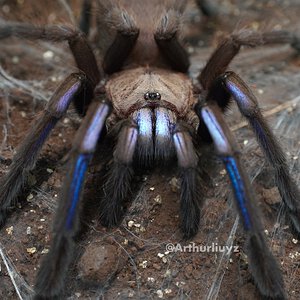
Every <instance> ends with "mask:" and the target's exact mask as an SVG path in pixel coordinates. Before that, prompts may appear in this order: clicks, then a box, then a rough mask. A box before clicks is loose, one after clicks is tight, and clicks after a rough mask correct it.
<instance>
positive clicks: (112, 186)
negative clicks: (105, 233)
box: [100, 121, 138, 227]
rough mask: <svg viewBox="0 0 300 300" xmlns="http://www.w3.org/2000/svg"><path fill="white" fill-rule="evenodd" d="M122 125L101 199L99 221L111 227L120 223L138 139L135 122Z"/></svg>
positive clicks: (128, 192)
mask: <svg viewBox="0 0 300 300" xmlns="http://www.w3.org/2000/svg"><path fill="white" fill-rule="evenodd" d="M128 123H129V124H126V125H123V128H122V129H121V132H120V134H119V137H118V142H117V145H116V147H115V151H114V162H113V164H112V166H111V168H110V170H109V172H108V176H107V179H106V183H105V185H104V187H103V190H104V197H103V199H102V200H101V216H100V218H101V223H102V224H104V225H105V226H108V227H112V226H115V225H117V224H119V223H120V221H121V218H122V215H123V211H124V209H123V207H122V205H123V202H124V200H125V199H126V198H127V197H128V195H129V194H130V185H131V181H132V177H133V175H134V171H133V168H132V162H133V155H134V152H135V149H136V145H137V140H138V130H137V128H136V126H135V124H131V123H130V121H128Z"/></svg>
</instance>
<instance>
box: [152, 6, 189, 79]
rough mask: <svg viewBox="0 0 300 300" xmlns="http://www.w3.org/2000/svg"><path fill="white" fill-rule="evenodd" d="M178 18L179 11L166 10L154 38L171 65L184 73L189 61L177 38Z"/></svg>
mask: <svg viewBox="0 0 300 300" xmlns="http://www.w3.org/2000/svg"><path fill="white" fill-rule="evenodd" d="M180 18H181V15H180V12H179V11H176V10H169V11H167V12H166V14H165V15H164V16H163V17H162V19H161V21H160V23H159V26H158V28H157V29H156V32H155V34H154V38H155V41H156V43H157V45H158V47H159V49H160V51H161V52H162V54H163V56H164V58H165V59H166V60H167V61H168V62H169V64H170V65H171V67H172V68H173V69H174V70H176V71H180V72H184V73H185V72H187V71H188V68H189V66H190V61H189V57H188V54H187V52H186V50H185V49H184V48H183V46H182V45H181V44H180V42H179V40H178V35H179V25H180V21H181V20H180Z"/></svg>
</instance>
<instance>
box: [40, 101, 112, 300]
mask: <svg viewBox="0 0 300 300" xmlns="http://www.w3.org/2000/svg"><path fill="white" fill-rule="evenodd" d="M110 110H111V107H110V105H109V103H107V102H105V101H97V100H95V101H94V102H93V103H92V104H91V105H90V107H89V109H88V111H87V114H86V116H85V118H84V120H83V122H82V124H81V126H80V128H79V130H78V132H77V134H76V136H75V139H74V143H73V149H72V152H71V161H70V167H69V170H68V173H67V176H66V179H65V182H64V184H63V191H62V195H61V197H60V200H59V207H58V210H57V211H58V213H57V215H56V218H55V221H54V228H53V240H52V245H51V251H50V252H49V254H48V255H47V257H45V259H44V260H43V262H42V264H41V268H40V270H39V272H38V275H37V282H36V285H35V291H36V299H40V297H42V298H43V297H44V298H47V297H54V296H57V295H59V294H60V293H61V289H62V287H63V281H64V279H65V276H66V272H67V269H68V266H69V264H70V262H71V259H72V254H73V250H74V241H73V238H74V235H75V234H76V232H77V229H78V225H79V224H78V223H79V212H80V205H79V204H80V203H79V202H80V198H81V193H82V188H83V185H84V178H85V173H86V170H87V167H88V165H89V162H90V160H91V159H92V156H93V153H94V151H95V149H96V145H97V142H98V139H99V136H100V133H101V131H102V129H103V127H104V124H105V121H106V118H107V117H108V115H109V113H110Z"/></svg>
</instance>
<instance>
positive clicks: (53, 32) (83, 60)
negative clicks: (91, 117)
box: [0, 23, 101, 114]
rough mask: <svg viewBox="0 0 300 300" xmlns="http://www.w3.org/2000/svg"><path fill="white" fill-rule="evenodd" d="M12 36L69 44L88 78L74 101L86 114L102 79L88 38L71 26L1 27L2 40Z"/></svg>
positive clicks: (78, 64) (79, 66) (20, 25)
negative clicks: (96, 87)
mask: <svg viewBox="0 0 300 300" xmlns="http://www.w3.org/2000/svg"><path fill="white" fill-rule="evenodd" d="M11 36H15V37H19V38H23V39H28V40H46V41H52V42H68V44H69V47H70V49H71V52H72V54H73V57H74V59H75V61H76V64H77V67H78V68H79V69H80V70H81V71H83V72H84V73H85V75H86V77H87V79H88V80H87V81H86V84H85V88H84V89H83V90H82V92H81V93H80V94H79V95H78V96H77V97H76V98H75V99H74V104H75V106H76V109H77V111H78V112H79V113H80V114H84V113H85V112H86V109H87V107H88V105H89V103H90V101H91V99H92V97H93V91H94V88H95V86H96V85H97V84H98V82H99V81H100V79H101V74H100V72H99V69H98V67H97V61H96V58H95V56H94V53H93V51H92V48H91V47H90V45H89V43H88V41H87V39H86V36H85V34H84V33H82V32H81V31H79V30H77V29H75V28H73V27H70V26H63V25H61V26H59V25H46V26H37V25H31V24H25V23H4V24H1V25H0V40H1V39H4V38H8V37H11Z"/></svg>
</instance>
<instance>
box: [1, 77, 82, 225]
mask: <svg viewBox="0 0 300 300" xmlns="http://www.w3.org/2000/svg"><path fill="white" fill-rule="evenodd" d="M84 81H85V77H84V75H83V74H71V75H70V76H68V77H67V78H66V79H65V81H64V82H63V83H62V84H61V85H60V87H59V88H58V89H57V90H56V92H55V93H54V95H53V96H52V98H51V99H50V101H49V103H48V105H47V107H46V109H45V111H44V112H43V114H42V116H40V117H39V118H38V119H37V120H35V121H34V125H33V126H32V128H31V129H30V131H29V133H28V135H27V136H26V137H25V139H24V140H23V142H22V143H21V144H20V146H19V147H18V149H17V154H16V155H15V157H14V158H13V162H12V164H11V166H10V170H9V171H8V173H7V174H6V175H5V176H3V177H2V178H1V180H0V226H1V225H2V224H3V223H4V221H5V218H6V211H7V209H8V208H9V207H10V206H12V205H13V204H14V202H15V199H16V197H17V196H18V194H19V193H20V191H21V189H22V187H23V185H24V184H25V183H26V179H27V175H28V173H29V171H30V170H32V169H33V168H34V166H35V163H36V161H37V157H38V155H39V153H40V151H41V149H42V146H43V145H44V143H45V141H46V139H47V138H48V136H49V134H50V132H51V130H52V129H53V128H54V126H55V125H56V123H57V122H58V120H59V119H60V118H61V117H62V116H63V115H64V114H65V112H66V111H67V109H68V107H69V104H70V102H71V101H72V100H73V99H74V96H75V95H76V94H77V93H78V92H80V90H81V89H82V86H83V84H84Z"/></svg>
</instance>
